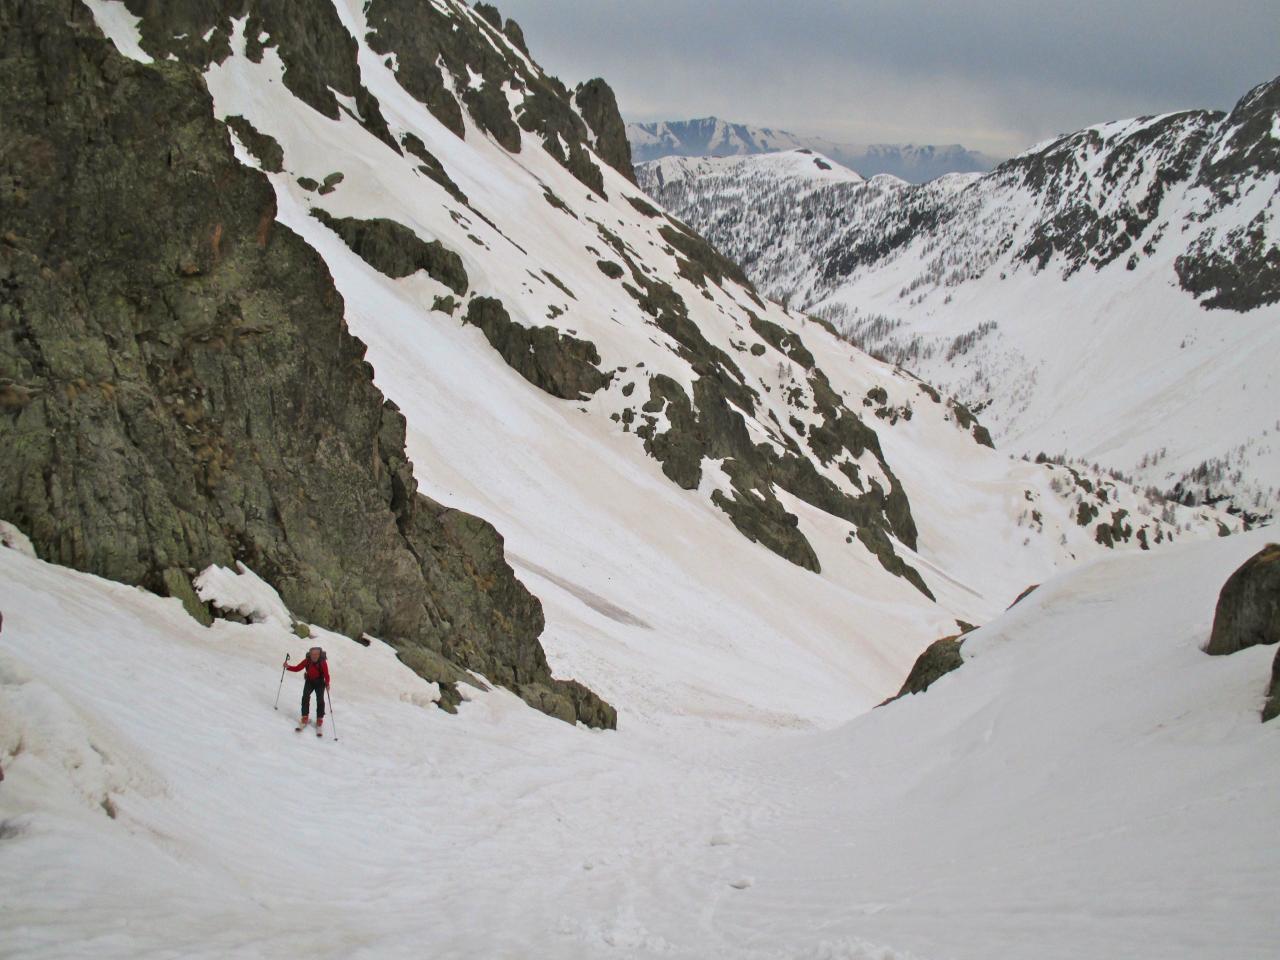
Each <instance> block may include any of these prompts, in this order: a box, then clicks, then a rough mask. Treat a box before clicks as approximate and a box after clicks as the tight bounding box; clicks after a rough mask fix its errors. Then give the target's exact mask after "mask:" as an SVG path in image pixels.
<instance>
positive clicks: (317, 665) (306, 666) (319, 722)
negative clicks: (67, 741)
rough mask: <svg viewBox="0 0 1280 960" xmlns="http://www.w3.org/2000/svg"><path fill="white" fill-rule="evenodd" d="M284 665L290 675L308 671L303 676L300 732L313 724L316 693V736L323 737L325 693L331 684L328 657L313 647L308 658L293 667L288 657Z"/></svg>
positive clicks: (308, 652) (308, 653)
mask: <svg viewBox="0 0 1280 960" xmlns="http://www.w3.org/2000/svg"><path fill="white" fill-rule="evenodd" d="M284 663H285V669H286V670H288V671H289V672H290V673H297V672H298V671H299V670H305V671H306V673H305V674H303V677H304V682H303V684H302V719H301V720H299V721H298V730H299V731H301V730H302V728H303V727H305V726H306V725H307V724H308V723H310V722H311V694H312V691H314V692H315V695H316V736H317V737H319V736H322V733H321V731H322V730H323V728H324V693H325V691H326V690H327V689H328V688H329V684H330V682H331V681H330V680H329V659H328V657H326V656H325V652H324V651H323V650H322V649H320V648H319V647H312V648H311V649H310V650H308V651H307V656H306V658H305V659H303V660H300V661H299V662H298V663H296V664H294V665H293V666H292V667H291V666H289V658H288V657H285V660H284Z"/></svg>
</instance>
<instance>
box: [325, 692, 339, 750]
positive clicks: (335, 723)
mask: <svg viewBox="0 0 1280 960" xmlns="http://www.w3.org/2000/svg"><path fill="white" fill-rule="evenodd" d="M324 693H325V696H327V697H328V698H329V720H330V721H331V722H332V723H333V742H334V743H337V742H338V721H337V719H336V718H335V717H334V715H333V694H332V693H330V692H329V687H328V686H327V685H326V686H325V688H324Z"/></svg>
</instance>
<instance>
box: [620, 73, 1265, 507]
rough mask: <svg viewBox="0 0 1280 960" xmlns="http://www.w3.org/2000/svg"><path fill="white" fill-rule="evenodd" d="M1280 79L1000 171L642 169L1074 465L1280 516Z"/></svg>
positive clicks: (1115, 126)
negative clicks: (899, 177) (859, 174)
mask: <svg viewBox="0 0 1280 960" xmlns="http://www.w3.org/2000/svg"><path fill="white" fill-rule="evenodd" d="M1277 124H1280V81H1278V82H1272V83H1269V84H1263V85H1261V86H1260V87H1258V88H1256V89H1255V90H1253V91H1251V92H1250V93H1249V94H1248V95H1247V96H1246V97H1244V98H1243V99H1242V100H1241V102H1240V104H1239V105H1238V106H1237V107H1236V108H1235V110H1234V111H1233V112H1232V113H1231V114H1230V115H1227V116H1224V115H1223V114H1220V113H1213V112H1209V111H1191V112H1185V113H1176V114H1169V115H1166V116H1160V117H1145V118H1140V119H1138V120H1132V121H1123V122H1118V123H1110V124H1103V125H1100V126H1097V127H1091V128H1089V129H1086V130H1082V131H1080V132H1078V133H1075V134H1071V135H1069V136H1065V137H1062V138H1059V139H1056V140H1054V141H1052V142H1049V143H1046V144H1043V145H1041V146H1038V147H1035V148H1033V149H1031V150H1029V151H1028V152H1027V153H1025V154H1023V155H1022V156H1020V157H1016V158H1014V159H1013V160H1010V161H1008V162H1007V163H1005V164H1002V165H1001V166H1000V167H999V168H997V169H996V170H995V171H994V172H992V173H990V174H988V175H986V176H977V175H969V176H964V175H957V176H953V177H946V178H942V179H941V180H938V181H935V182H933V183H930V184H926V185H924V186H919V187H914V186H911V185H909V184H905V183H903V182H901V181H895V180H892V179H888V178H882V177H876V178H873V179H872V180H869V181H865V182H858V181H856V180H854V179H852V178H843V179H833V178H830V177H825V176H815V175H814V174H815V169H814V164H815V162H816V161H817V160H820V159H821V158H820V157H814V156H809V155H806V154H802V153H790V154H777V155H772V156H763V157H743V158H732V159H726V160H682V159H668V160H661V161H657V162H655V163H652V164H645V165H643V166H642V167H641V168H640V170H639V176H640V182H641V184H642V185H643V186H644V187H645V188H646V189H647V190H648V191H649V192H650V193H651V194H652V195H653V196H654V197H656V198H657V199H659V200H660V201H661V202H663V203H664V204H666V205H668V206H669V207H670V208H671V209H672V210H674V211H675V212H676V213H678V214H679V215H680V216H682V217H683V218H685V219H686V220H688V221H689V222H690V223H692V224H693V225H694V226H695V227H697V228H698V229H700V230H702V231H703V232H704V233H705V234H706V235H707V236H708V237H709V238H710V240H711V241H712V242H713V243H715V244H716V245H717V246H718V247H720V248H721V249H723V250H724V251H725V252H726V253H727V254H728V255H729V256H731V257H734V258H736V259H738V260H739V261H740V262H741V263H742V264H743V265H744V267H745V268H746V269H747V272H748V273H749V274H750V276H751V277H752V279H753V280H754V281H755V282H756V283H757V284H759V285H760V288H761V289H762V291H764V292H765V293H766V294H767V295H769V296H772V297H774V298H776V299H779V300H782V301H784V302H788V303H790V305H791V306H793V307H796V308H799V309H804V310H806V311H810V312H813V313H816V314H818V315H820V316H822V317H825V318H826V319H828V320H830V321H831V322H833V323H835V324H837V325H838V326H839V327H841V328H842V330H843V331H844V332H845V333H846V335H848V336H849V337H850V338H851V339H853V340H854V342H857V343H859V344H861V345H863V346H865V347H866V348H867V349H869V350H871V351H872V352H874V353H877V354H879V355H881V356H884V357H885V358H887V359H890V360H892V361H894V362H897V363H901V364H903V365H905V366H907V367H908V368H910V369H912V370H913V371H915V372H916V373H918V374H920V375H921V376H924V377H925V378H926V379H928V380H929V381H930V382H933V383H935V384H936V385H937V386H939V387H940V388H942V389H943V390H944V391H947V392H953V393H956V394H957V395H959V396H960V397H961V398H962V399H963V400H965V401H966V402H967V403H968V404H969V405H971V406H973V407H976V408H979V409H981V410H982V413H983V417H984V419H985V420H987V421H988V422H989V423H990V425H991V426H992V428H993V430H994V433H995V435H996V436H997V438H999V439H1000V440H1001V441H1002V443H1003V445H1004V446H1006V447H1007V448H1009V449H1011V450H1013V451H1015V452H1018V453H1028V454H1030V455H1033V456H1034V455H1036V454H1038V453H1040V452H1045V453H1047V454H1049V455H1058V454H1062V453H1066V454H1067V455H1068V456H1070V457H1076V458H1083V459H1084V460H1086V461H1088V462H1093V463H1098V464H1100V465H1101V466H1102V467H1103V468H1105V469H1112V470H1118V471H1121V472H1122V473H1123V474H1125V475H1126V476H1130V477H1132V478H1133V479H1134V480H1135V481H1136V482H1137V483H1139V484H1142V485H1153V486H1155V487H1157V488H1159V489H1160V490H1161V491H1162V492H1165V493H1167V494H1170V495H1173V496H1177V497H1179V498H1183V499H1187V500H1190V501H1192V502H1200V501H1203V500H1205V499H1215V498H1218V497H1221V496H1230V497H1232V498H1233V500H1234V502H1235V504H1236V506H1237V507H1238V508H1241V509H1244V510H1247V511H1250V512H1253V513H1260V514H1265V513H1269V512H1274V511H1275V510H1276V509H1277V506H1278V505H1280V489H1277V487H1276V486H1275V480H1274V478H1275V477H1276V476H1277V475H1280V445H1277V443H1276V442H1275V437H1276V434H1277V433H1280V421H1277V420H1276V415H1275V414H1276V409H1275V404H1274V402H1272V400H1273V398H1274V397H1275V396H1276V395H1277V390H1278V389H1280V383H1278V382H1277V376H1280V374H1277V370H1280V322H1278V320H1280V226H1278V224H1280V199H1278V197H1280V194H1278V191H1280V160H1278V159H1277V147H1276V144H1277V143H1278V142H1280V141H1277V139H1276V138H1275V136H1274V131H1275V129H1276V128H1277Z"/></svg>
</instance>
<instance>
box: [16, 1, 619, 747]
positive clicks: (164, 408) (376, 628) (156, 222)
mask: <svg viewBox="0 0 1280 960" xmlns="http://www.w3.org/2000/svg"><path fill="white" fill-rule="evenodd" d="M138 6H139V9H140V11H141V12H143V13H146V14H147V15H148V16H147V18H146V19H144V21H143V22H144V24H146V30H145V31H144V37H150V38H151V39H150V41H149V42H150V43H151V44H153V49H154V50H155V52H156V53H157V54H159V53H161V52H163V51H164V50H165V49H167V48H168V45H169V44H175V45H176V46H175V47H174V48H173V49H174V50H175V52H176V55H179V56H180V57H182V58H185V59H188V60H191V61H194V62H195V63H196V64H197V65H198V64H199V63H201V62H202V61H203V60H204V59H205V58H206V57H213V56H217V55H218V51H219V50H220V46H219V45H220V42H221V41H220V35H219V32H218V30H219V29H220V28H219V27H218V26H217V24H220V23H222V22H223V21H222V20H219V19H217V18H218V17H220V16H223V15H225V14H226V13H227V11H226V10H218V11H217V12H216V13H214V12H211V11H213V9H214V8H213V7H211V6H209V5H204V4H194V3H193V4H156V5H154V8H152V7H147V6H145V5H141V4H139V5H138ZM235 6H236V8H237V9H241V8H244V9H249V8H246V7H245V6H244V5H243V4H240V5H235ZM321 7H324V8H325V9H330V8H328V7H327V5H314V7H313V5H310V4H274V3H273V4H262V5H261V6H260V7H259V6H256V5H255V6H253V7H252V8H251V9H252V14H251V15H252V16H258V17H261V18H262V27H263V31H264V32H266V33H268V34H270V35H271V36H272V37H275V38H277V39H278V42H279V43H280V44H281V45H282V48H283V47H288V45H290V44H294V45H296V52H297V53H296V57H294V58H291V59H292V60H293V62H294V63H295V64H296V65H297V69H296V70H295V69H294V68H293V67H291V68H290V70H289V71H287V72H286V74H285V76H286V82H289V83H292V84H296V86H297V91H298V96H300V97H302V98H303V99H305V100H307V102H309V103H311V104H312V105H313V106H315V108H316V109H320V110H322V111H323V110H326V109H333V110H337V109H338V108H339V107H338V104H337V102H336V101H334V100H333V94H332V92H331V91H330V90H329V88H330V87H332V88H333V89H334V90H337V91H338V92H340V93H343V94H348V95H350V96H352V97H354V98H355V99H356V101H357V102H360V100H361V98H362V97H363V96H364V95H363V94H362V93H361V87H360V85H359V80H358V74H357V75H352V74H351V73H350V66H351V63H352V62H353V59H352V58H353V56H354V49H353V45H349V44H346V43H344V42H342V41H341V36H339V35H336V34H334V35H331V34H330V32H329V27H330V26H331V24H327V22H325V18H324V16H322V14H321V11H320V8H321ZM330 12H331V9H330ZM153 16H154V19H152V17H153ZM277 17H289V18H294V19H291V20H290V21H289V23H288V25H287V26H286V25H284V24H283V23H281V22H280V21H278V20H277V19H275V18H277ZM317 24H318V26H317ZM202 27H203V30H202V29H201V28H202ZM313 28H314V29H313ZM209 30H212V32H211V33H208V38H207V39H206V40H203V41H198V42H197V41H195V40H192V39H191V38H194V37H203V36H205V32H206V31H209ZM182 33H185V34H186V38H185V39H181V40H178V39H173V38H174V36H175V35H176V34H182ZM254 35H255V36H256V35H257V33H256V32H255V33H254ZM342 36H345V34H342ZM0 37H2V38H3V39H2V40H0V43H2V44H3V48H2V50H0V53H2V59H0V90H3V91H4V92H3V98H4V103H3V110H2V111H0V211H2V222H3V224H4V234H3V237H2V238H0V447H2V448H3V449H4V451H5V455H4V457H3V458H0V516H4V517H5V518H6V519H8V520H10V521H12V522H14V523H15V524H17V525H18V526H19V527H20V528H21V529H22V530H23V531H25V532H26V533H27V534H28V535H29V536H30V537H31V539H32V542H33V543H34V544H35V546H36V548H37V550H38V551H39V553H40V555H41V556H42V557H43V558H45V559H47V560H50V561H53V562H56V563H61V564H66V565H68V566H72V567H76V568H78V569H81V570H87V571H90V572H93V573H97V574H100V575H102V576H105V577H109V578H112V579H116V580H121V581H124V582H126V583H135V584H139V585H142V586H145V587H147V588H149V589H152V590H155V591H159V592H163V593H172V594H175V595H179V596H184V597H185V599H187V600H188V601H189V602H194V601H193V597H192V596H191V595H190V577H191V576H192V574H193V573H195V572H196V571H197V570H199V569H201V568H203V567H205V566H207V565H209V564H213V563H220V564H230V563H231V562H232V561H234V560H239V561H242V562H244V563H245V564H247V565H248V566H250V567H252V568H253V569H254V570H255V571H257V572H258V573H259V574H261V575H262V576H263V577H264V578H266V579H267V580H268V581H269V582H271V584H272V585H273V586H275V587H276V588H277V589H278V590H279V592H280V594H281V596H282V597H283V598H284V599H285V601H286V602H287V603H288V604H289V606H290V607H291V609H293V611H294V612H295V613H296V614H298V615H299V616H301V617H303V618H305V619H306V620H308V621H311V622H315V623H317V624H321V625H324V626H326V627H331V628H333V629H336V630H338V631H341V632H343V633H346V634H349V635H352V636H359V635H360V634H361V633H363V632H368V633H371V634H374V635H377V636H379V637H382V638H385V639H386V640H387V641H388V642H390V643H392V644H393V645H395V646H396V647H397V648H398V649H400V650H401V651H402V653H403V654H404V655H405V656H406V659H407V660H408V661H409V662H411V663H414V664H415V665H418V666H419V667H420V669H422V671H423V672H424V673H427V674H428V675H429V676H430V678H431V679H436V680H441V681H444V684H445V687H446V690H447V689H448V688H449V687H450V685H451V683H452V682H454V681H456V680H457V679H458V678H459V677H460V676H461V675H462V671H463V670H468V669H469V670H474V671H479V672H482V673H484V674H485V675H486V676H487V677H488V678H489V679H491V680H493V681H494V682H497V683H500V684H503V685H505V686H508V687H510V688H511V689H512V690H514V691H516V692H517V693H519V694H520V695H521V696H522V697H524V698H525V699H526V700H527V701H529V702H530V703H532V704H534V705H535V706H538V707H539V708H541V709H543V710H546V711H547V712H549V713H552V714H554V715H557V716H560V717H562V718H563V719H566V720H574V719H577V720H582V721H584V722H587V723H589V724H592V725H596V726H612V725H613V724H614V722H615V717H614V713H613V711H612V709H611V708H610V707H609V706H608V705H607V704H604V703H603V702H602V701H600V700H599V699H598V698H596V697H595V696H594V695H592V694H590V693H589V692H587V691H586V690H584V689H583V688H581V687H579V686H577V685H576V684H569V683H564V682H561V681H556V680H553V679H552V678H551V675H550V671H549V669H548V667H547V662H546V658H545V655H544V654H543V651H542V648H541V646H540V645H539V642H538V636H539V634H540V632H541V630H542V626H543V617H542V611H541V606H540V604H539V602H538V600H537V598H535V597H533V596H532V595H531V594H530V593H529V592H528V591H527V590H526V589H525V588H524V587H523V586H522V585H521V584H520V582H519V581H518V580H516V579H515V576H514V574H513V572H512V570H511V568H510V567H509V566H508V564H507V563H506V561H505V559H504V556H503V545H502V539H501V537H500V536H499V535H498V534H497V532H496V531H495V530H494V529H493V528H492V527H491V526H489V525H488V524H487V523H485V522H484V521H482V520H479V519H478V518H476V517H472V516H468V515H466V514H463V513H461V512H459V511H456V510H450V509H448V508H446V507H443V506H441V505H440V504H437V503H434V502H432V501H430V500H428V499H426V498H425V497H422V496H420V495H419V494H418V493H417V484H416V481H415V480H414V476H413V471H412V467H411V465H410V463H409V462H408V459H407V457H406V454H405V450H404V443H405V423H404V419H403V417H402V416H401V415H400V413H399V411H398V410H397V409H396V408H395V407H394V406H393V405H392V404H390V403H389V402H387V401H386V400H385V399H384V397H383V396H382V394H381V393H380V392H379V391H378V390H377V388H375V387H374V385H373V382H372V369H371V368H370V366H369V365H368V364H367V363H366V362H365V361H364V347H363V345H362V344H361V343H360V342H359V341H358V340H356V339H355V338H354V337H352V336H351V335H350V334H349V333H348V332H347V329H346V326H345V323H344V320H343V301H342V298H341V297H340V296H339V294H338V293H337V291H336V290H335V288H334V286H333V283H332V280H331V278H330V275H329V272H328V270H327V269H326V267H325V265H324V262H323V261H322V260H321V259H320V257H319V256H318V255H317V253H316V252H315V251H314V250H313V249H312V248H311V247H309V246H308V245H307V244H306V243H304V242H303V241H302V240H301V239H300V238H299V237H298V236H297V235H296V234H295V233H294V232H292V231H291V230H289V229H288V228H286V227H284V226H282V225H281V224H279V223H278V222H276V215H277V211H276V199H275V195H274V193H273V191H272V189H271V186H270V184H269V183H268V182H267V180H266V178H265V177H264V176H263V175H262V174H260V173H258V172H255V171H253V170H250V169H248V168H247V167H245V166H243V165H241V164H240V163H239V162H237V160H236V159H235V156H234V154H233V151H232V145H231V142H230V139H229V137H228V133H227V129H226V127H224V126H223V125H222V124H221V123H220V122H218V121H217V120H215V119H214V116H213V110H212V104H211V102H210V98H209V95H208V93H207V91H206V89H205V85H204V82H203V81H202V79H201V76H200V74H199V72H198V71H197V69H195V68H194V67H193V66H192V65H190V64H189V63H174V62H169V61H167V60H164V59H157V62H155V63H154V64H142V63H138V62H135V61H133V60H129V59H126V58H124V57H123V56H121V55H120V54H119V53H117V52H116V50H115V48H114V47H113V46H112V45H111V43H109V42H107V41H105V40H104V39H102V38H101V36H100V34H99V33H98V30H97V28H96V27H95V26H94V24H93V20H92V18H91V17H90V16H89V13H88V11H87V9H85V8H83V7H81V6H80V5H79V4H71V5H68V4H66V3H61V2H55V0H38V2H26V0H23V2H19V0H3V2H0ZM286 37H288V39H287V40H286ZM161 38H169V39H167V40H163V42H162V39H161ZM329 41H332V42H329ZM309 71H311V72H309ZM361 115H362V116H363V118H364V121H365V122H366V123H367V124H368V125H369V127H370V128H371V129H372V130H373V131H375V132H376V134H377V135H378V136H379V137H382V136H383V134H384V132H385V124H384V123H382V122H381V121H380V120H379V119H378V117H379V113H378V111H377V106H376V103H374V102H372V101H366V102H365V105H364V106H363V107H362V108H361ZM433 262H434V261H433ZM461 282H462V283H463V284H465V280H462V281H461ZM423 466H424V467H425V468H426V469H428V470H429V469H430V465H429V464H426V465H423Z"/></svg>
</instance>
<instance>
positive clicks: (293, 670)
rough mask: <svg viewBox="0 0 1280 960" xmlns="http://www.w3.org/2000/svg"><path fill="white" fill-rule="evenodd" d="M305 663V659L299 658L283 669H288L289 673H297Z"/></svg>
mask: <svg viewBox="0 0 1280 960" xmlns="http://www.w3.org/2000/svg"><path fill="white" fill-rule="evenodd" d="M306 665H307V661H306V660H299V661H298V662H297V663H295V664H294V665H293V666H292V667H289V666H286V667H285V669H286V670H288V671H289V672H290V673H297V672H298V671H299V670H301V669H303V668H304V667H305V666H306Z"/></svg>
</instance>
